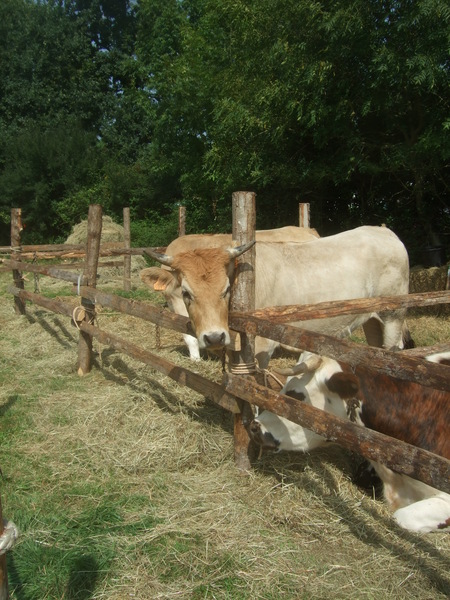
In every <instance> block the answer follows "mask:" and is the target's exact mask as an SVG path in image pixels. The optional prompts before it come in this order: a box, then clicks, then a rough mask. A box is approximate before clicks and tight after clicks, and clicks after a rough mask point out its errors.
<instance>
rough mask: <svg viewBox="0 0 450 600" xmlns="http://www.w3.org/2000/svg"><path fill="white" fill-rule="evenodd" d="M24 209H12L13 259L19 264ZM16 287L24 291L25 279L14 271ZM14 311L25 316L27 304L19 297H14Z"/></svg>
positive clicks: (19, 272) (17, 271)
mask: <svg viewBox="0 0 450 600" xmlns="http://www.w3.org/2000/svg"><path fill="white" fill-rule="evenodd" d="M22 229H23V227H22V209H21V208H12V209H11V250H12V253H11V255H12V258H13V259H14V260H16V261H17V262H20V251H21V243H20V232H21V231H22ZM12 276H13V282H14V285H15V286H16V287H17V288H19V289H21V290H23V289H24V284H23V277H22V273H21V271H19V270H17V269H13V271H12ZM14 310H15V312H16V314H18V315H24V314H25V312H26V311H25V302H24V301H23V300H22V299H21V298H19V297H18V296H14Z"/></svg>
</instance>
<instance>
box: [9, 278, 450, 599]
mask: <svg viewBox="0 0 450 600" xmlns="http://www.w3.org/2000/svg"><path fill="white" fill-rule="evenodd" d="M7 281H8V277H7V276H6V275H5V274H3V275H1V276H0V284H1V285H0V384H1V386H0V416H1V419H0V449H1V462H0V467H1V469H2V473H3V477H2V479H1V499H2V506H3V514H4V516H6V517H7V518H10V519H12V520H13V521H14V522H15V523H16V524H17V525H18V526H19V529H20V538H19V541H18V543H17V544H16V546H15V547H14V549H13V550H12V551H10V552H8V554H7V562H8V577H9V584H10V590H11V600H67V599H69V600H75V599H76V600H127V599H128V598H139V600H158V599H167V600H169V599H172V598H182V599H183V600H188V599H189V600H190V599H194V600H201V599H205V598H206V599H208V600H213V599H214V600H215V599H217V600H278V599H279V598H285V599H287V600H303V599H304V600H310V599H311V598H314V599H315V600H322V599H323V600H325V599H329V598H335V599H342V600H344V599H345V600H361V599H364V600H366V599H372V598H373V599H375V598H376V599H377V600H380V599H381V600H394V599H395V600H406V599H409V598H412V597H414V598H427V600H428V599H429V600H441V599H442V600H443V599H444V598H446V597H447V594H448V589H449V585H450V578H449V575H448V559H449V556H450V541H449V537H450V536H445V535H444V536H439V535H437V536H429V537H428V536H425V537H421V536H417V535H412V534H407V533H404V532H402V531H399V530H398V528H396V527H395V526H394V524H393V523H392V519H391V517H390V515H389V514H388V513H387V510H386V507H385V506H384V505H383V503H382V502H379V501H375V500H374V499H373V498H372V497H371V496H370V495H369V496H367V495H366V494H365V493H363V492H362V491H360V490H358V489H357V488H356V487H355V486H354V485H352V484H351V481H350V477H351V471H350V466H349V459H348V455H347V453H346V452H345V451H343V450H342V449H340V448H339V447H337V446H332V445H330V446H331V447H329V448H328V447H327V448H325V449H324V450H323V451H320V452H318V453H311V454H310V455H294V454H289V453H286V454H282V453H280V454H277V455H269V454H267V455H264V456H263V457H262V458H261V460H260V461H258V462H257V463H255V464H254V466H253V469H252V473H251V474H250V475H249V476H248V477H242V475H241V474H239V473H238V472H237V471H236V469H235V467H234V463H233V445H232V426H231V418H230V415H228V414H227V413H225V411H223V410H221V409H219V408H217V407H216V406H214V405H212V403H210V402H205V400H204V399H203V398H201V397H199V396H198V394H194V393H193V392H191V391H190V390H188V389H187V388H181V387H179V386H177V385H176V384H175V383H174V382H172V381H171V380H169V379H168V378H167V377H164V376H163V375H159V374H158V373H155V372H154V371H152V370H151V369H149V368H147V367H145V366H144V365H142V364H140V363H137V362H136V361H134V360H132V359H129V358H128V357H126V356H125V355H121V354H118V353H116V352H112V351H110V350H109V349H108V348H105V347H102V346H99V345H98V344H97V342H94V350H95V352H96V355H97V359H96V367H95V368H94V369H93V371H92V372H91V373H90V374H89V375H87V376H85V377H82V378H80V377H79V376H78V375H77V373H76V360H77V339H78V332H77V330H76V329H75V328H74V327H72V326H71V325H70V323H69V320H68V319H67V320H66V319H65V318H64V317H61V316H56V315H53V314H52V313H49V312H48V311H45V310H43V309H40V308H38V307H34V306H32V305H29V306H27V316H16V315H15V314H14V311H13V308H12V307H13V302H12V299H11V297H10V296H9V295H8V294H6V293H5V292H4V288H5V287H6V286H5V285H4V283H5V282H7ZM53 292H55V295H57V296H60V295H61V294H60V293H59V292H58V293H56V290H53ZM127 297H130V298H133V299H139V298H144V299H145V300H146V299H147V297H148V296H147V291H146V290H145V293H142V292H141V291H139V289H136V290H135V291H133V292H132V293H131V294H130V295H127ZM102 326H104V328H105V329H107V330H108V331H111V332H113V333H115V334H117V335H120V336H122V337H124V338H126V339H129V340H130V341H134V342H135V343H139V344H141V345H142V346H144V347H146V348H148V349H150V350H152V351H153V350H154V348H153V344H154V340H153V330H152V329H151V325H149V324H147V323H145V324H143V323H142V322H139V321H137V320H135V319H133V318H132V317H127V316H124V315H117V316H114V317H113V318H108V319H104V320H103V322H102ZM410 327H411V329H412V332H413V336H414V338H415V339H416V343H418V344H427V343H429V344H433V343H437V342H439V341H443V340H445V339H447V340H448V339H450V324H449V323H448V320H445V319H434V318H427V317H420V318H414V319H412V320H411V323H410ZM161 338H162V342H163V344H162V346H163V348H162V350H161V352H162V354H163V356H164V357H166V358H168V359H169V360H172V361H174V362H177V363H179V364H182V365H183V366H186V367H188V368H192V363H190V361H189V360H188V359H187V358H186V356H185V355H182V354H180V351H179V348H180V345H181V336H179V335H178V334H172V333H170V332H167V331H163V332H162V334H161ZM195 370H197V371H198V372H200V373H202V374H204V375H205V376H211V377H218V378H219V380H220V377H221V374H220V363H217V361H203V362H202V363H200V364H198V365H196V366H195Z"/></svg>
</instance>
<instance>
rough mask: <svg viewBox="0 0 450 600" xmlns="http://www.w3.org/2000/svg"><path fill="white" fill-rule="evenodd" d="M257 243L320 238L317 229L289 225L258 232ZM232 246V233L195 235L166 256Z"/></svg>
mask: <svg viewBox="0 0 450 600" xmlns="http://www.w3.org/2000/svg"><path fill="white" fill-rule="evenodd" d="M255 238H256V241H257V242H297V243H303V242H310V241H312V240H316V239H318V238H319V234H318V233H317V231H316V230H315V229H309V228H307V227H295V226H293V225H287V226H286V227H280V228H278V229H261V230H258V231H256V233H255ZM231 245H232V236H231V233H193V234H189V235H182V236H180V237H178V238H176V239H175V240H173V241H172V242H170V244H169V245H168V246H167V248H166V254H168V255H169V256H175V255H176V254H179V253H180V252H188V251H189V250H194V249H196V248H229V247H231Z"/></svg>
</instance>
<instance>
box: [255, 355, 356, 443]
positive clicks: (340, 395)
mask: <svg viewBox="0 0 450 600" xmlns="http://www.w3.org/2000/svg"><path fill="white" fill-rule="evenodd" d="M282 373H283V374H285V375H287V374H289V375H291V376H290V377H289V378H288V380H287V381H286V384H285V385H284V387H283V389H282V390H281V392H280V393H281V394H285V395H286V396H291V397H294V398H296V399H297V400H299V401H301V402H306V403H307V404H309V405H310V406H314V407H316V408H320V409H322V410H325V411H327V412H329V413H332V414H333V415H336V416H337V417H341V418H346V417H347V416H348V411H347V403H346V400H347V399H349V398H353V397H354V396H355V394H356V393H357V391H358V382H357V379H356V377H355V376H354V375H353V374H351V373H344V372H342V369H341V367H340V366H339V364H338V363H337V362H336V361H335V360H333V359H330V358H325V357H320V356H317V355H316V354H311V353H309V352H304V353H303V354H302V355H301V357H300V360H299V362H298V363H297V365H295V367H294V368H293V369H292V370H289V371H283V372H282ZM249 433H250V436H251V438H252V439H253V441H254V442H256V443H257V444H258V445H260V446H261V447H262V448H265V449H270V450H276V451H279V450H291V451H303V452H307V451H309V450H312V449H313V448H317V447H318V446H321V445H323V444H324V443H325V442H326V439H325V438H323V437H322V436H320V435H318V434H316V433H314V432H313V431H310V430H309V429H305V428H304V427H302V426H301V425H297V424H296V423H293V422H292V421H288V420H287V419H285V418H283V417H280V416H278V415H276V414H274V413H272V412H270V411H267V410H265V411H263V412H262V413H261V414H260V415H259V416H258V417H257V418H255V419H254V420H253V421H252V422H251V423H250V426H249Z"/></svg>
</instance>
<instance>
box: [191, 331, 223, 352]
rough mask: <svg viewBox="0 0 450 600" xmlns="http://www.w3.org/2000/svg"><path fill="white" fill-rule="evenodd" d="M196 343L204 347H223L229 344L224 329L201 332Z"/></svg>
mask: <svg viewBox="0 0 450 600" xmlns="http://www.w3.org/2000/svg"><path fill="white" fill-rule="evenodd" d="M198 343H199V346H200V348H204V349H212V350H214V349H217V348H224V347H225V346H228V345H229V344H230V335H229V334H228V333H227V332H226V331H208V332H205V333H202V335H201V336H200V337H199V339H198Z"/></svg>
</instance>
